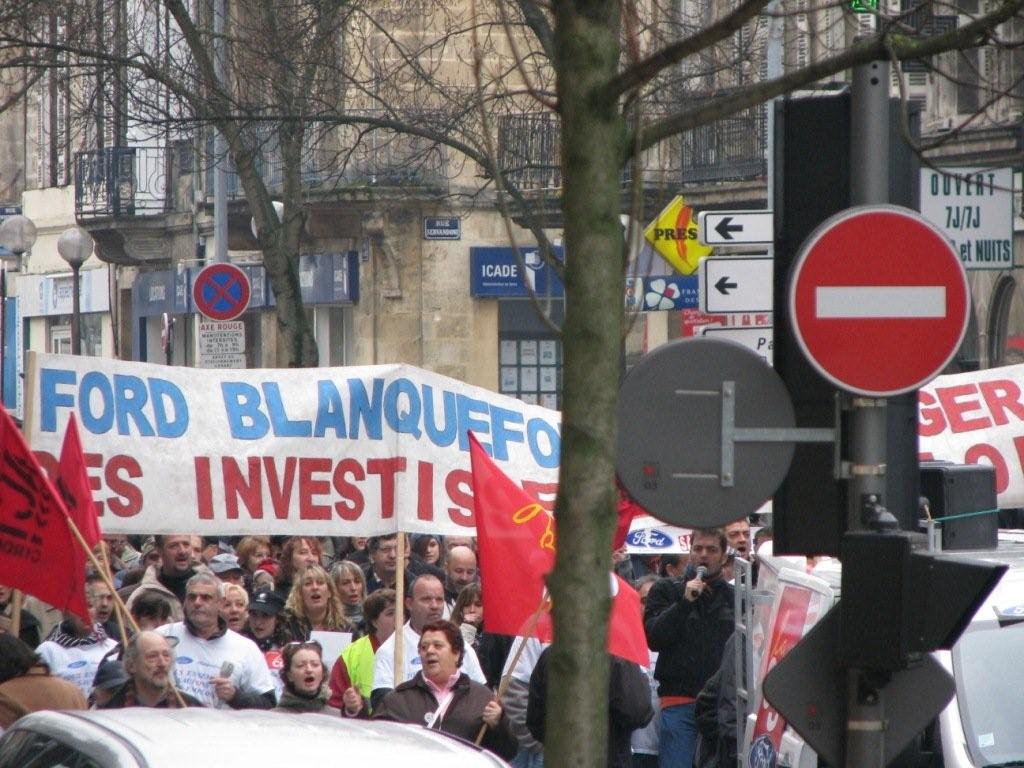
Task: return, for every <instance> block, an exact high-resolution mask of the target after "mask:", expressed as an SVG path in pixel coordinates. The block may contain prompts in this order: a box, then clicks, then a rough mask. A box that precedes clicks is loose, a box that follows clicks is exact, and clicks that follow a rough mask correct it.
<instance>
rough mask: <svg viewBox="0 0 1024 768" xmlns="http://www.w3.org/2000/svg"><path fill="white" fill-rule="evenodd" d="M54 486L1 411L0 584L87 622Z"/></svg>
mask: <svg viewBox="0 0 1024 768" xmlns="http://www.w3.org/2000/svg"><path fill="white" fill-rule="evenodd" d="M66 519H67V511H66V510H65V509H64V505H63V504H62V503H61V500H60V497H59V496H58V495H57V491H56V490H55V489H54V487H53V484H52V483H51V482H50V481H49V479H47V477H46V473H45V472H44V471H43V469H42V467H40V466H39V462H38V461H37V460H36V457H35V456H34V455H33V454H32V451H30V450H29V448H28V445H26V444H25V439H24V438H23V437H22V435H21V432H19V431H18V428H17V427H16V426H15V424H14V422H13V421H12V420H11V417H10V416H9V415H8V413H7V411H6V409H4V408H0V584H5V585H7V586H9V587H14V588H15V589H20V590H21V591H22V592H25V593H27V594H30V595H34V596H36V597H38V598H39V599H40V600H42V601H43V602H45V603H48V604H50V605H52V606H53V607H54V608H59V609H61V610H64V611H69V612H71V613H74V614H77V615H78V616H81V617H82V619H83V620H84V621H85V623H86V624H87V625H88V624H90V623H91V621H90V618H89V608H88V606H87V604H86V602H85V567H84V557H85V555H84V553H83V552H82V548H81V547H80V546H79V544H78V542H77V541H76V540H75V539H74V537H73V536H72V534H71V530H70V529H69V528H68V526H67V523H66Z"/></svg>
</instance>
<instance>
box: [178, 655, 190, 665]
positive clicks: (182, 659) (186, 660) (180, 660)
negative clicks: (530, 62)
mask: <svg viewBox="0 0 1024 768" xmlns="http://www.w3.org/2000/svg"><path fill="white" fill-rule="evenodd" d="M177 662H178V663H179V664H191V663H192V659H191V658H190V657H188V656H179V657H178V658H177Z"/></svg>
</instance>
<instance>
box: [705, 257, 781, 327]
mask: <svg viewBox="0 0 1024 768" xmlns="http://www.w3.org/2000/svg"><path fill="white" fill-rule="evenodd" d="M772 306H773V302H772V258H771V256H766V255H762V256H739V257H724V256H715V257H712V258H709V259H704V260H703V261H702V262H701V263H700V310H701V312H706V313H707V314H709V315H716V314H729V313H737V312H741V313H742V312H771V311H772Z"/></svg>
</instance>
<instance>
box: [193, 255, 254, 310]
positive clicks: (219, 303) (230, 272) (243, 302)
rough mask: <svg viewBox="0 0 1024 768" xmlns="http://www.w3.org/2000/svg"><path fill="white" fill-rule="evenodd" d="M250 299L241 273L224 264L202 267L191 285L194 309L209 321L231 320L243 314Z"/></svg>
mask: <svg viewBox="0 0 1024 768" xmlns="http://www.w3.org/2000/svg"><path fill="white" fill-rule="evenodd" d="M251 295H252V287H251V286H250V285H249V277H248V275H246V274H245V271H244V270H243V269H242V268H241V267H236V266H235V265H234V264H228V263H226V262H217V263H216V264H210V265H208V266H205V267H203V268H202V269H201V270H200V271H199V274H198V275H196V276H195V280H194V281H193V283H192V301H194V302H195V305H196V309H198V310H199V311H200V312H202V313H203V314H204V315H206V317H208V318H210V319H211V320H234V319H235V318H237V317H238V316H239V315H241V314H242V313H243V312H245V308H246V307H247V306H249V297H250V296H251Z"/></svg>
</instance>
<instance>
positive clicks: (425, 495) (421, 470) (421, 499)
mask: <svg viewBox="0 0 1024 768" xmlns="http://www.w3.org/2000/svg"><path fill="white" fill-rule="evenodd" d="M416 473H417V479H416V517H417V519H419V520H426V521H427V522H433V520H434V465H433V464H431V463H430V462H429V461H421V462H419V463H418V466H417V468H416Z"/></svg>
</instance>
